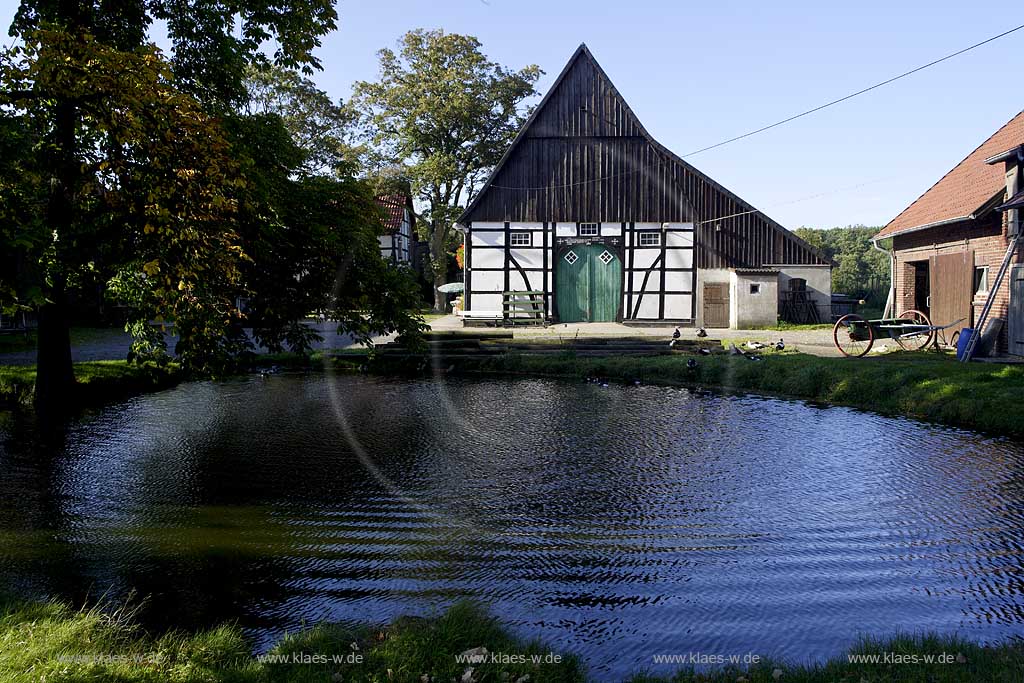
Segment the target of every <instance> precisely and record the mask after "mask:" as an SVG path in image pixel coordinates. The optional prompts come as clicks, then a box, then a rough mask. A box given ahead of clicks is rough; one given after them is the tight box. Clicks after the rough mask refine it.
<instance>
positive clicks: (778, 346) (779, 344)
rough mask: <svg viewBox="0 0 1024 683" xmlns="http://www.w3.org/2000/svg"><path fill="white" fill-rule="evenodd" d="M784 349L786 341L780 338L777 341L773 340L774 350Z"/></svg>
mask: <svg viewBox="0 0 1024 683" xmlns="http://www.w3.org/2000/svg"><path fill="white" fill-rule="evenodd" d="M785 349H786V342H784V341H782V339H781V338H780V339H779V341H777V342H775V350H776V351H784V350H785Z"/></svg>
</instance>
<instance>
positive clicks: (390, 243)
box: [377, 192, 416, 266]
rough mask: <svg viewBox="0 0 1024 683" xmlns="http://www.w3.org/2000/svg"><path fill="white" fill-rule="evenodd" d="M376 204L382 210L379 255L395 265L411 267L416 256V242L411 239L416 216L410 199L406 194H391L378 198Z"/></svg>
mask: <svg viewBox="0 0 1024 683" xmlns="http://www.w3.org/2000/svg"><path fill="white" fill-rule="evenodd" d="M377 204H378V205H379V206H380V208H381V209H383V210H384V230H383V234H381V236H380V255H381V256H382V257H384V259H385V260H386V261H390V262H391V263H394V264H396V265H409V266H411V265H413V263H414V261H415V256H416V253H415V252H416V240H415V239H414V238H413V228H414V227H415V226H416V214H415V213H413V208H412V197H411V196H410V195H409V194H408V193H406V192H392V193H391V194H385V195H380V196H378V197H377Z"/></svg>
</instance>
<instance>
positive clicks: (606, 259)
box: [597, 249, 615, 266]
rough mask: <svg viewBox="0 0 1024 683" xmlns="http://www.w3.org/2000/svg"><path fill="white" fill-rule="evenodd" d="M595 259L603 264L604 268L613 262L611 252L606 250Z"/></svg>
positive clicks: (613, 258)
mask: <svg viewBox="0 0 1024 683" xmlns="http://www.w3.org/2000/svg"><path fill="white" fill-rule="evenodd" d="M597 258H599V259H601V263H603V264H605V265H606V266H607V265H608V264H609V263H611V262H612V261H614V260H615V257H614V256H612V255H611V252H609V251H608V250H607V249H605V250H604V251H603V252H601V255H600V256H598V257H597Z"/></svg>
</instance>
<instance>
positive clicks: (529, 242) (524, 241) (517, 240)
mask: <svg viewBox="0 0 1024 683" xmlns="http://www.w3.org/2000/svg"><path fill="white" fill-rule="evenodd" d="M509 240H510V241H509V245H510V246H513V247H529V246H533V233H531V232H513V233H512V234H511V235H510V236H509Z"/></svg>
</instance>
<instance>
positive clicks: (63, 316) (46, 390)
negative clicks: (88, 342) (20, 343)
mask: <svg viewBox="0 0 1024 683" xmlns="http://www.w3.org/2000/svg"><path fill="white" fill-rule="evenodd" d="M37 335H38V338H37V351H36V396H35V399H36V406H37V407H38V408H39V409H40V410H45V411H47V412H57V411H60V410H62V409H63V408H66V407H67V406H68V405H69V403H70V399H71V396H70V394H71V391H72V389H73V388H74V385H75V371H74V368H73V367H72V365H71V328H70V325H69V322H68V302H67V293H66V292H65V288H64V283H63V281H61V282H59V283H54V287H53V290H52V292H51V293H50V301H49V302H47V303H46V304H43V306H42V307H41V308H40V309H39V329H38V331H37Z"/></svg>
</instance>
